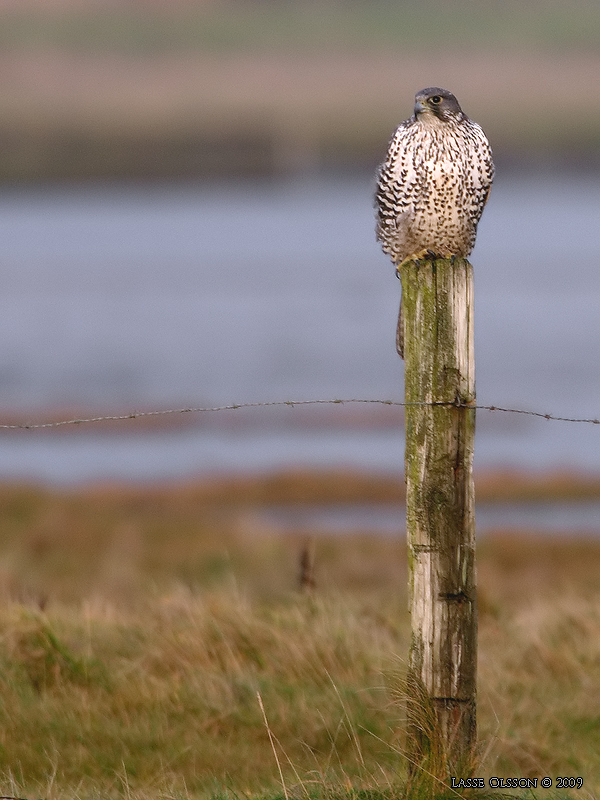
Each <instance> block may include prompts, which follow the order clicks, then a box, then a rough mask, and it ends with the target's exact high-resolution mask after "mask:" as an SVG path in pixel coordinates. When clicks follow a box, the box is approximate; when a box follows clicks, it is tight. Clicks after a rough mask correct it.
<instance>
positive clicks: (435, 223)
mask: <svg viewBox="0 0 600 800" xmlns="http://www.w3.org/2000/svg"><path fill="white" fill-rule="evenodd" d="M493 178H494V164H493V161H492V151H491V148H490V145H489V142H488V140H487V138H486V136H485V134H484V132H483V130H482V129H481V127H480V126H479V125H478V124H477V123H476V122H473V121H472V120H470V119H469V118H468V117H467V115H466V114H465V113H464V112H463V111H462V109H461V107H460V105H459V104H458V101H457V99H456V97H454V95H453V94H452V93H451V92H449V91H447V90H446V89H440V88H438V87H431V88H428V89H423V90H422V91H420V92H418V93H417V95H416V97H415V108H414V114H413V116H412V117H411V118H410V119H407V120H405V121H404V122H402V123H401V124H400V125H399V126H398V128H397V129H396V132H395V134H394V136H393V138H392V140H391V142H390V145H389V149H388V152H387V157H386V159H385V161H384V163H383V164H382V165H381V167H380V168H379V172H378V176H377V189H376V194H375V200H376V208H377V238H378V239H379V241H380V242H381V245H382V247H383V250H384V252H385V253H387V254H388V255H390V256H391V258H392V260H393V261H394V263H395V264H396V266H397V267H399V265H400V264H401V263H402V262H403V261H405V260H407V259H421V258H434V257H441V258H446V257H450V256H461V257H466V256H468V255H469V254H470V252H471V250H472V249H473V247H474V245H475V236H476V234H477V224H478V222H479V219H480V217H481V214H482V212H483V208H484V206H485V204H486V201H487V198H488V195H489V192H490V187H491V185H492V180H493ZM399 327H401V326H399ZM398 349H399V352H400V354H401V355H402V352H401V350H402V342H398Z"/></svg>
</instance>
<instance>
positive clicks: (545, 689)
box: [0, 476, 600, 800]
mask: <svg viewBox="0 0 600 800" xmlns="http://www.w3.org/2000/svg"><path fill="white" fill-rule="evenodd" d="M307 485H308V484H307V483H306V481H302V480H301V481H300V483H299V485H294V482H293V481H292V480H291V478H290V477H289V476H288V477H287V478H286V479H283V478H282V479H281V480H280V481H275V480H274V479H272V478H271V479H269V480H266V481H265V482H262V483H261V482H260V481H257V482H252V481H247V482H246V484H244V482H238V483H237V484H235V486H229V489H227V486H228V484H227V483H226V482H222V483H218V482H215V483H213V484H209V485H206V486H188V487H179V488H177V487H171V488H166V487H165V488H153V489H142V488H140V489H128V488H124V487H113V488H104V489H88V490H79V491H73V492H58V491H57V492H51V491H47V490H41V489H36V488H33V487H29V488H28V487H1V488H0V574H1V575H2V583H1V587H2V597H3V602H2V604H1V606H0V641H1V643H2V646H1V647H0V793H1V794H13V795H15V796H18V797H28V798H31V799H32V800H33V799H34V798H38V797H44V798H46V799H47V800H55V799H56V800H59V798H60V800H64V798H67V800H70V798H78V799H79V798H80V799H81V800H84V799H85V800H87V799H88V798H113V797H115V798H116V797H128V798H133V799H134V800H150V798H152V799H153V798H177V799H178V800H179V799H180V800H187V799H188V798H209V797H211V798H219V800H221V798H222V800H225V798H227V799H228V800H234V798H235V799H236V800H237V798H242V797H244V798H245V797H250V798H264V799H265V800H267V798H269V799H270V800H275V798H285V797H286V793H287V798H286V800H300V798H307V800H309V799H310V798H314V799H315V800H317V799H318V800H321V798H322V799H323V800H334V798H335V800H342V799H343V800H395V799H396V798H399V797H413V798H415V799H416V798H417V797H418V798H425V797H436V798H438V800H440V798H441V797H456V796H457V795H456V794H453V793H452V792H448V791H446V790H445V789H444V787H443V786H442V785H441V784H440V783H439V781H433V782H432V781H429V783H428V785H427V782H425V784H421V785H420V786H417V785H415V784H413V785H412V788H411V787H407V784H406V780H407V769H406V767H407V764H406V758H405V755H404V751H405V742H404V713H405V712H404V706H405V695H404V688H403V686H404V676H405V672H404V666H405V659H406V657H407V652H408V641H409V624H408V623H409V621H408V616H407V613H406V610H405V609H406V560H405V557H404V552H403V550H404V548H403V543H402V542H401V541H400V539H398V540H393V539H389V538H380V537H376V536H373V535H366V534H365V535H360V534H358V533H356V534H354V535H349V536H347V537H340V536H337V537H331V536H330V537H327V536H326V535H324V534H322V533H321V534H318V532H315V539H314V542H313V546H314V551H315V566H316V569H315V577H316V589H315V590H314V591H313V592H312V593H310V594H307V593H302V592H300V591H299V590H298V561H299V555H300V552H301V551H302V549H303V548H304V547H305V544H306V542H305V539H304V538H303V537H300V536H294V535H287V536H281V535H279V534H277V532H276V531H271V532H269V531H267V530H264V529H261V528H260V527H259V526H257V523H256V517H255V510H256V508H257V506H260V504H261V503H263V502H268V500H269V498H270V499H271V500H274V499H275V498H278V499H279V500H280V501H281V499H282V497H284V496H287V497H288V499H289V498H291V497H296V502H297V501H298V498H299V497H301V496H303V493H305V492H306V491H307ZM354 485H355V486H358V484H357V483H355V484H354ZM244 486H245V488H244ZM261 486H262V489H261ZM365 487H366V488H365V491H369V492H370V491H371V489H370V488H369V487H368V485H367V483H365ZM319 490H320V492H321V493H323V492H324V483H323V481H320V482H319ZM341 490H342V487H341V486H339V485H338V484H337V483H336V481H335V480H332V485H331V487H330V491H332V492H333V494H337V493H339V492H340V491H341ZM227 491H229V492H230V502H229V503H227V499H226V498H227ZM233 499H235V500H236V501H237V505H235V504H233V502H232V501H233ZM321 499H323V498H321ZM241 500H243V502H240V501H241ZM599 570H600V542H597V541H589V542H588V541H581V540H572V539H569V538H564V539H560V538H556V537H552V538H551V539H543V538H536V537H535V536H531V535H526V534H524V533H523V534H521V535H513V536H508V535H500V534H498V535H495V536H490V537H486V538H484V539H483V540H482V541H481V543H480V547H479V595H480V645H479V655H480V660H479V702H478V718H479V742H480V751H479V753H478V764H477V767H476V775H477V776H480V777H482V778H484V779H485V781H486V789H485V792H479V791H470V790H469V791H463V790H461V792H460V796H461V797H465V798H466V797H468V798H474V797H479V798H483V797H486V796H490V794H491V792H490V788H489V785H488V781H489V778H490V777H492V776H501V777H515V776H516V777H524V778H528V777H531V778H536V777H537V778H538V779H539V778H541V777H544V776H551V777H553V778H556V777H557V776H559V775H567V776H569V775H570V776H574V777H577V776H581V777H583V779H584V789H583V790H582V791H580V792H576V791H571V792H570V794H569V796H570V797H573V798H574V797H578V798H582V797H593V796H596V795H597V794H598V793H600V766H599V765H598V757H597V753H598V750H599V748H600V734H599V733H598V731H599V723H598V721H599V720H600V591H599V589H598V580H597V576H598V572H599ZM259 698H260V699H259ZM261 703H262V706H263V708H264V715H263V711H262V709H261ZM278 762H279V766H280V768H281V774H282V776H283V785H282V777H281V775H280V772H279V767H278ZM284 787H285V791H284ZM496 796H497V795H496ZM527 796H528V797H531V796H535V797H540V798H544V800H546V798H556V797H558V796H567V795H565V794H564V793H563V794H562V795H560V793H558V794H557V793H553V792H549V791H547V790H540V789H538V790H537V792H534V795H531V794H528V795H527Z"/></svg>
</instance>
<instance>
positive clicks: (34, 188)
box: [0, 0, 600, 532]
mask: <svg viewBox="0 0 600 800" xmlns="http://www.w3.org/2000/svg"><path fill="white" fill-rule="evenodd" d="M599 44H600V6H599V5H598V3H597V2H595V1H594V0H572V2H570V3H568V4H567V3H565V2H563V0H537V1H536V0H530V1H529V2H527V3H522V2H517V0H503V2H501V3H500V2H497V0H477V1H476V2H475V0H455V2H452V3H448V2H446V1H445V0H403V1H402V2H398V0H396V1H395V2H391V0H390V1H389V2H388V1H387V0H370V2H359V0H319V1H318V2H316V0H294V2H290V0H229V1H228V0H196V2H191V0H190V1H189V2H185V1H184V0H162V1H161V0H104V2H101V0H94V1H92V0H13V1H12V2H11V1H10V0H2V2H0V75H1V76H2V79H1V81H0V241H1V242H2V248H1V249H0V280H1V284H2V288H3V291H2V292H1V294H0V343H1V345H0V417H1V419H0V422H4V423H5V424H11V423H21V422H39V421H47V420H60V419H67V418H70V417H79V416H89V415H103V414H127V413H129V412H133V411H149V410H161V409H176V408H179V407H189V406H194V407H197V406H215V405H226V404H232V403H238V404H239V403H255V402H262V401H265V402H270V401H289V400H307V399H320V400H321V399H349V398H361V399H374V400H402V399H403V367H402V363H401V362H400V361H399V359H398V357H397V355H396V353H395V349H394V336H395V325H396V316H397V308H398V300H399V294H400V291H399V290H400V287H399V283H398V281H397V280H396V278H395V275H394V269H393V267H392V265H391V263H390V262H389V261H388V259H387V258H386V257H385V256H384V255H383V254H382V253H381V251H380V248H379V246H378V244H377V243H376V241H375V236H374V224H373V207H372V194H373V188H374V173H375V169H376V166H377V164H378V163H379V162H380V161H381V160H382V158H383V156H384V154H385V151H386V148H387V143H388V140H389V138H390V136H391V134H392V132H393V130H394V128H395V127H396V125H397V124H398V123H399V122H400V121H401V120H402V119H405V118H406V117H408V116H410V114H411V113H412V106H413V97H414V94H415V92H416V91H417V90H419V89H421V88H424V87H426V86H430V85H440V86H443V87H446V88H449V89H451V90H452V91H453V92H454V93H455V94H456V95H457V97H458V99H459V101H460V102H461V104H462V106H463V109H464V110H465V111H466V112H467V114H469V116H471V117H472V118H473V119H475V120H476V121H478V122H479V123H480V124H481V125H482V126H483V128H484V130H485V131H486V133H487V135H488V137H489V139H490V141H491V143H492V146H493V148H494V153H495V160H496V164H497V179H496V183H495V186H494V189H493V191H492V195H491V199H490V202H489V204H488V207H487V209H486V212H485V213H484V216H483V220H482V222H481V225H480V232H479V236H478V243H477V247H476V249H475V251H474V254H473V256H472V262H473V264H474V267H475V274H476V298H477V301H476V302H477V305H476V308H477V312H476V314H477V319H476V348H477V376H478V377H477V381H478V401H479V403H481V404H483V405H496V406H509V407H512V408H518V409H527V410H534V411H540V412H543V413H549V414H557V415H560V416H567V417H581V416H582V417H592V418H595V417H599V416H600V370H599V369H598V352H599V349H600V325H599V321H598V308H599V307H600V270H599V269H598V264H597V259H598V257H597V248H596V239H597V235H596V232H597V230H598V228H599V225H600V185H599V183H598V174H599V171H600V81H599V80H598V77H599V75H600V48H599ZM477 424H478V433H477V449H476V465H477V469H478V473H479V474H480V475H486V476H490V475H493V476H496V478H497V481H498V485H500V484H501V483H502V481H505V479H506V478H507V476H510V480H512V481H513V483H512V484H511V485H513V486H514V485H516V484H515V481H514V476H515V475H520V476H531V480H532V481H533V483H534V484H535V485H536V486H538V489H539V484H540V480H541V477H540V476H542V477H543V476H551V480H550V479H549V481H550V482H549V484H548V485H551V487H554V488H550V489H548V490H547V491H546V493H545V494H544V493H543V492H542V494H540V492H539V491H538V490H536V492H534V495H533V496H532V497H530V498H527V497H526V498H525V500H532V499H533V500H535V502H530V503H528V504H526V505H523V504H521V505H519V503H521V500H523V498H521V499H520V500H519V503H516V502H512V503H506V502H504V503H503V504H502V506H501V508H497V507H496V506H494V507H492V506H489V507H486V506H485V505H482V507H481V508H480V509H478V515H479V520H480V527H481V528H482V529H486V528H494V527H498V526H500V527H502V526H507V525H508V526H509V527H510V526H513V527H514V526H516V527H519V526H526V527H533V528H541V529H543V530H561V531H564V530H566V529H568V530H577V531H585V532H598V531H599V530H600V502H599V500H598V496H599V495H600V481H596V480H595V477H594V476H597V475H600V427H598V426H593V425H591V424H573V423H566V422H550V421H547V420H544V419H535V418H533V417H527V416H523V415H514V414H504V413H499V412H487V411H481V412H479V414H478V422H477ZM0 435H1V438H2V442H1V445H0V478H1V479H3V480H4V481H8V482H15V481H21V482H22V481H26V482H38V483H42V484H46V485H52V486H55V485H57V486H61V487H73V486H76V485H78V484H81V483H86V484H89V483H93V482H98V481H102V482H107V481H113V482H114V481H126V482H129V483H132V482H133V483H144V482H154V483H156V482H161V481H182V480H183V481H190V480H196V479H208V478H210V479H214V477H215V476H228V475H232V474H234V475H239V474H240V473H242V474H256V475H265V474H273V473H277V472H278V471H281V470H284V471H287V472H288V473H289V472H290V471H294V470H295V471H296V472H298V473H300V472H302V474H303V475H306V474H307V472H310V471H311V470H318V471H320V473H327V472H328V471H329V472H331V471H333V472H335V471H337V472H338V473H340V474H345V475H347V474H349V473H360V474H365V475H370V476H373V480H374V481H375V482H377V480H379V478H378V477H377V476H397V477H398V480H399V482H401V477H400V476H401V473H402V468H403V458H404V442H403V416H402V413H401V410H399V409H395V408H393V407H388V406H379V405H367V404H365V405H335V406H309V407H302V408H299V407H297V408H289V407H283V408H280V407H275V408H258V409H248V410H243V409H242V410H237V411H223V412H212V413H195V414H170V415H166V416H161V417H152V418H143V419H139V420H134V421H130V422H115V423H96V424H93V425H91V424H90V425H85V426H78V427H72V426H71V427H65V428H58V429H51V430H42V431H27V430H19V431H11V430H3V431H0ZM557 476H566V478H565V480H566V481H567V483H568V484H569V486H571V487H573V486H582V485H585V487H586V488H585V490H581V491H579V490H578V489H576V488H575V489H573V488H572V489H569V490H568V491H565V492H563V494H562V495H561V493H560V492H558V493H557V492H556V480H557ZM573 476H576V477H577V480H575V478H574V477H573ZM340 480H342V483H343V481H344V480H345V479H340ZM523 480H525V478H523ZM552 481H554V483H552ZM578 481H579V483H578ZM517 483H518V481H517ZM521 485H523V484H521ZM392 494H393V492H392ZM542 495H543V496H542ZM580 495H583V499H582V496H580ZM356 497H357V498H358V499H360V496H359V495H357V496H356ZM394 498H395V499H397V498H396V496H395V495H394ZM548 498H551V499H553V500H555V501H558V500H560V503H559V502H554V503H549V501H548ZM513 499H514V498H513ZM270 513H271V517H270V522H271V524H273V525H279V526H283V527H286V525H288V524H292V523H290V522H289V520H288V518H287V517H286V515H285V513H284V512H282V511H281V509H279V511H277V512H270ZM358 513H359V511H358V510H357V509H356V508H355V507H353V509H352V510H351V515H352V519H353V520H354V521H355V522H356V520H357V519H358V517H357V514H358ZM368 514H369V517H368V519H369V520H370V521H369V522H368V523H367V522H366V521H364V520H363V521H360V520H359V522H357V523H356V524H357V525H358V526H359V527H363V528H364V527H365V526H366V527H369V526H372V527H374V528H377V529H386V530H387V529H390V530H395V528H396V527H397V526H398V519H399V517H398V513H397V510H396V509H395V507H394V509H393V510H392V511H390V512H387V511H386V512H384V511H380V512H379V516H377V517H375V516H373V512H372V509H370V508H369V509H368ZM511 514H512V515H513V516H510V515H511ZM294 520H295V521H294V523H293V524H294V525H296V526H297V525H298V524H299V522H298V516H297V513H296V512H295V516H294ZM311 520H312V522H311V523H310V524H313V523H314V517H311ZM365 520H366V518H365ZM307 524H308V523H307ZM319 524H323V525H329V526H332V527H335V526H336V525H337V526H338V527H339V528H340V529H342V528H345V527H346V526H347V525H348V524H349V523H348V517H347V516H344V513H343V510H342V509H340V508H337V510H336V512H335V514H333V515H332V516H331V518H329V519H328V520H327V521H325V520H324V518H323V517H320V523H319Z"/></svg>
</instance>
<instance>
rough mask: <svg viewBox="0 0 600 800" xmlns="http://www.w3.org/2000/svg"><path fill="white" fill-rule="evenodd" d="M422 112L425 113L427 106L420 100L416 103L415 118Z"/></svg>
mask: <svg viewBox="0 0 600 800" xmlns="http://www.w3.org/2000/svg"><path fill="white" fill-rule="evenodd" d="M422 111H425V106H424V105H423V103H422V102H421V101H420V100H417V101H416V103H415V117H416V116H418V115H419V114H420V113H421V112H422Z"/></svg>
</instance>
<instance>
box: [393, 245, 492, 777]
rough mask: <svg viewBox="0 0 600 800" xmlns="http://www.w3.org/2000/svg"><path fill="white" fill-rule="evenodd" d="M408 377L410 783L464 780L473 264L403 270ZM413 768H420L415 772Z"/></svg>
mask: <svg viewBox="0 0 600 800" xmlns="http://www.w3.org/2000/svg"><path fill="white" fill-rule="evenodd" d="M400 272H401V276H400V277H401V279H402V303H403V313H404V323H403V324H404V358H405V375H406V380H405V383H406V389H405V395H406V403H407V407H406V415H405V419H406V456H405V468H406V507H407V508H406V512H407V513H406V516H407V536H408V553H409V562H408V563H409V571H410V575H409V608H410V613H411V628H412V637H411V649H410V657H409V668H408V680H407V686H408V706H407V723H408V731H407V733H408V748H407V749H408V756H409V764H410V768H409V769H410V773H411V775H412V776H413V778H417V777H419V774H421V775H422V776H425V774H426V772H427V773H429V774H430V775H435V776H436V777H437V778H438V779H447V778H448V777H450V776H459V777H465V776H466V775H467V774H469V770H470V769H471V764H472V756H473V750H474V747H475V743H476V715H475V714H476V670H477V606H476V575H475V515H474V489H473V473H472V464H473V444H474V435H475V409H474V408H473V407H470V406H473V405H474V403H475V360H474V353H473V268H472V266H471V264H470V263H469V262H468V261H467V260H466V259H462V258H453V259H437V260H434V261H432V260H423V261H418V262H417V261H409V262H406V263H404V264H402V266H401V268H400ZM419 766H421V767H423V768H424V769H423V770H419Z"/></svg>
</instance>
